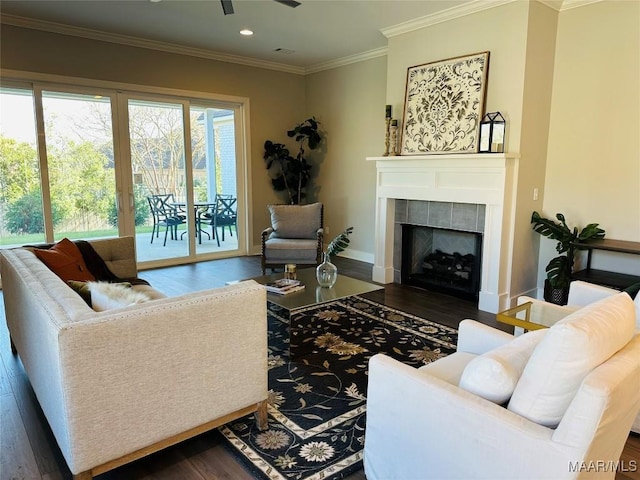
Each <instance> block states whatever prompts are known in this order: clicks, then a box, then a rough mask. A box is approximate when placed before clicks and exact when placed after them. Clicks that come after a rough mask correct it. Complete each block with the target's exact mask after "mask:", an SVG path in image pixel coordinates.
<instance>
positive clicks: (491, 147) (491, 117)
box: [478, 112, 507, 153]
mask: <svg viewBox="0 0 640 480" xmlns="http://www.w3.org/2000/svg"><path fill="white" fill-rule="evenodd" d="M506 126H507V122H506V121H505V119H504V117H503V116H502V114H501V113H500V112H493V113H487V114H485V116H484V117H482V121H481V122H480V148H479V149H478V151H479V152H480V153H504V136H505V131H506Z"/></svg>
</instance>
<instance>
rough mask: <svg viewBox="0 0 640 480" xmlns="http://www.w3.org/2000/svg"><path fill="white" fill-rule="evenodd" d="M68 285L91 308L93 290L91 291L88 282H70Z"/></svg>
mask: <svg viewBox="0 0 640 480" xmlns="http://www.w3.org/2000/svg"><path fill="white" fill-rule="evenodd" d="M67 285H69V286H70V287H71V289H72V290H73V291H74V292H76V293H77V294H78V295H80V296H81V297H82V299H83V300H84V301H85V302H86V303H87V305H89V306H90V307H91V290H89V286H88V285H87V282H79V281H77V280H69V281H68V282H67Z"/></svg>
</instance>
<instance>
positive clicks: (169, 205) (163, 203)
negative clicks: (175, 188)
mask: <svg viewBox="0 0 640 480" xmlns="http://www.w3.org/2000/svg"><path fill="white" fill-rule="evenodd" d="M147 201H148V202H149V208H150V209H151V215H152V216H153V230H152V231H151V243H153V238H154V237H158V236H159V233H160V227H165V229H164V243H163V246H166V245H167V234H168V233H169V231H170V232H171V240H177V239H178V226H179V225H182V224H185V223H187V216H186V214H185V212H183V211H181V210H179V209H178V207H176V206H175V205H174V203H175V197H174V196H173V193H161V194H157V195H151V196H148V197H147Z"/></svg>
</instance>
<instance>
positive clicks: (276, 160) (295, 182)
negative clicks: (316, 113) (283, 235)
mask: <svg viewBox="0 0 640 480" xmlns="http://www.w3.org/2000/svg"><path fill="white" fill-rule="evenodd" d="M318 126H319V122H318V121H317V120H316V119H315V117H311V118H308V119H307V120H305V121H304V122H302V123H300V124H299V125H296V126H295V127H294V129H293V130H289V131H288V132H287V136H289V137H295V140H296V142H298V143H299V148H298V153H297V155H296V156H295V157H293V156H291V154H290V152H289V149H288V148H287V147H286V146H285V145H283V144H282V143H273V142H272V141H271V140H267V141H266V142H265V143H264V155H263V158H264V161H265V162H266V167H267V170H271V168H274V170H273V171H272V173H271V184H272V185H273V188H274V190H276V191H277V192H281V191H286V192H287V195H288V197H289V203H290V204H300V203H302V201H303V199H304V197H305V192H304V188H305V186H306V185H307V182H308V181H309V178H310V175H311V165H310V164H309V162H308V161H307V159H306V158H305V149H304V144H305V142H306V144H307V147H308V148H309V150H315V149H316V148H318V146H319V145H320V142H321V141H322V136H321V135H320V133H319V132H318Z"/></svg>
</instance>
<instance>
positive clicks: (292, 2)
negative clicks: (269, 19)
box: [274, 0, 300, 8]
mask: <svg viewBox="0 0 640 480" xmlns="http://www.w3.org/2000/svg"><path fill="white" fill-rule="evenodd" d="M274 1H276V2H278V3H281V4H283V5H286V6H287V7H291V8H296V7H297V6H298V5H300V2H297V1H296V0H274Z"/></svg>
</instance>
